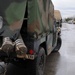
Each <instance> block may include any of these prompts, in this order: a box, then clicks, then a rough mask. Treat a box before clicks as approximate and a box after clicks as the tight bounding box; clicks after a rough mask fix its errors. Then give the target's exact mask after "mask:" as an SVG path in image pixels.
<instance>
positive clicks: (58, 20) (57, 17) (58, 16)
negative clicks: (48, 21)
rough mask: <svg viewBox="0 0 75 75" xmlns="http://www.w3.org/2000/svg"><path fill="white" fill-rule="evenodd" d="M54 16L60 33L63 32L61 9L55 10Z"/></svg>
mask: <svg viewBox="0 0 75 75" xmlns="http://www.w3.org/2000/svg"><path fill="white" fill-rule="evenodd" d="M54 18H55V22H56V27H57V30H58V35H60V34H61V27H62V17H61V13H60V11H59V10H54Z"/></svg>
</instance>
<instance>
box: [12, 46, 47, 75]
mask: <svg viewBox="0 0 75 75" xmlns="http://www.w3.org/2000/svg"><path fill="white" fill-rule="evenodd" d="M45 61H46V55H45V50H44V48H43V47H40V48H39V52H38V54H37V57H36V58H35V59H34V60H25V61H19V62H15V63H13V64H14V65H16V66H18V67H20V68H24V69H25V71H26V72H25V73H26V75H43V73H44V67H45Z"/></svg>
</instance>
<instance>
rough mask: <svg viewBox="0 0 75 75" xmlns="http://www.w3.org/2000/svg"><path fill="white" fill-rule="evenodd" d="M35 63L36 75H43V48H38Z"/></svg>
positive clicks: (44, 59) (44, 56)
mask: <svg viewBox="0 0 75 75" xmlns="http://www.w3.org/2000/svg"><path fill="white" fill-rule="evenodd" d="M35 61H36V64H37V65H36V75H43V73H44V68H45V61H46V55H45V50H44V48H42V47H40V49H39V52H38V56H37V59H36V60H35Z"/></svg>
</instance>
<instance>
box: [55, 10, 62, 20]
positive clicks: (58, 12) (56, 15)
mask: <svg viewBox="0 0 75 75" xmlns="http://www.w3.org/2000/svg"><path fill="white" fill-rule="evenodd" d="M54 17H55V19H56V21H60V20H61V19H62V17H61V13H60V11H59V10H54Z"/></svg>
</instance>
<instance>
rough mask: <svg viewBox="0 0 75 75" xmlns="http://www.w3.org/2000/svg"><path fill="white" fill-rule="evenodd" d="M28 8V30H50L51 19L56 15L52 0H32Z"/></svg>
mask: <svg viewBox="0 0 75 75" xmlns="http://www.w3.org/2000/svg"><path fill="white" fill-rule="evenodd" d="M28 10H29V12H28V18H29V20H28V32H37V34H41V33H45V32H47V31H49V30H50V25H51V23H52V21H50V19H52V18H53V17H54V14H53V13H54V6H53V4H52V2H51V0H32V1H30V2H28ZM52 20H53V19H52ZM52 25H53V23H52Z"/></svg>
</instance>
